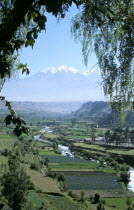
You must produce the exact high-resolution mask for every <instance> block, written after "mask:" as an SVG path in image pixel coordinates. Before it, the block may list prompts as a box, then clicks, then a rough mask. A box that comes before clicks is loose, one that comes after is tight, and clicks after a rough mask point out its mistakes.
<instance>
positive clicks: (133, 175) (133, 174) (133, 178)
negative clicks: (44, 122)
mask: <svg viewBox="0 0 134 210" xmlns="http://www.w3.org/2000/svg"><path fill="white" fill-rule="evenodd" d="M42 130H45V131H46V132H47V133H52V132H53V131H52V129H50V127H49V126H45V127H44V128H42ZM34 139H35V140H36V141H41V142H44V143H49V144H51V145H52V142H50V141H48V140H45V139H42V138H40V135H37V136H34ZM58 148H59V149H60V150H61V152H62V155H63V156H66V155H69V156H70V157H74V153H73V152H71V150H70V149H69V147H68V146H64V145H62V144H59V145H58ZM129 173H130V182H129V184H128V185H127V189H128V190H130V191H132V192H134V168H131V169H130V170H129Z"/></svg>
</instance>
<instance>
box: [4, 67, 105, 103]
mask: <svg viewBox="0 0 134 210" xmlns="http://www.w3.org/2000/svg"><path fill="white" fill-rule="evenodd" d="M100 83H101V76H100V72H98V71H93V70H92V71H90V72H88V71H86V72H84V73H81V72H79V71H78V70H77V69H75V68H73V67H67V66H64V65H63V66H60V67H58V68H55V67H48V68H47V69H45V70H42V71H40V72H39V73H37V74H35V75H33V76H30V77H27V78H25V79H19V78H14V79H10V80H9V81H7V82H6V83H5V85H4V87H3V90H2V93H1V95H5V96H6V98H7V99H8V100H13V101H35V102H39V101H40V102H41V101H42V102H45V101H55V102H56V101H88V100H92V101H96V100H103V99H104V96H103V91H102V88H101V86H100Z"/></svg>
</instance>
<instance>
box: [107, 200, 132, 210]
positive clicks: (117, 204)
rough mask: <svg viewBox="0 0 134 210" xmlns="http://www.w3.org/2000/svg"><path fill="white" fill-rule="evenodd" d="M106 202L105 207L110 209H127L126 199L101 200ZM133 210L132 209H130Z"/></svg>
mask: <svg viewBox="0 0 134 210" xmlns="http://www.w3.org/2000/svg"><path fill="white" fill-rule="evenodd" d="M103 200H104V201H105V202H106V205H107V206H108V207H110V208H111V209H112V208H113V209H120V210H126V209H127V204H126V201H127V198H104V199H103ZM130 200H131V204H132V205H133V204H134V197H130ZM132 209H134V207H133V208H132Z"/></svg>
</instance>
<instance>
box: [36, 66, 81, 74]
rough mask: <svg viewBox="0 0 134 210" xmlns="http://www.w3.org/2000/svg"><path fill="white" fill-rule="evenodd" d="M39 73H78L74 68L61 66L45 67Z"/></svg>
mask: <svg viewBox="0 0 134 210" xmlns="http://www.w3.org/2000/svg"><path fill="white" fill-rule="evenodd" d="M40 72H43V73H49V72H51V73H53V74H55V73H58V72H72V73H75V74H76V73H78V72H79V71H78V70H77V69H76V68H74V67H68V66H65V65H62V66H59V67H57V68H56V67H47V68H46V69H45V70H42V71H40Z"/></svg>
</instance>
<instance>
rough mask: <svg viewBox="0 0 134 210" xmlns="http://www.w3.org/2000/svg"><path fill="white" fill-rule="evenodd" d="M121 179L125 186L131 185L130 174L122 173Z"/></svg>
mask: <svg viewBox="0 0 134 210" xmlns="http://www.w3.org/2000/svg"><path fill="white" fill-rule="evenodd" d="M120 179H121V181H122V182H123V183H124V184H125V185H127V184H128V183H129V179H130V174H129V173H128V172H127V171H122V172H121V173H120Z"/></svg>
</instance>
